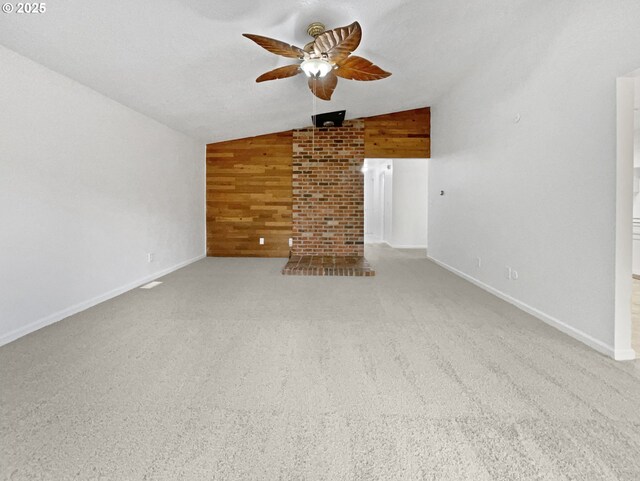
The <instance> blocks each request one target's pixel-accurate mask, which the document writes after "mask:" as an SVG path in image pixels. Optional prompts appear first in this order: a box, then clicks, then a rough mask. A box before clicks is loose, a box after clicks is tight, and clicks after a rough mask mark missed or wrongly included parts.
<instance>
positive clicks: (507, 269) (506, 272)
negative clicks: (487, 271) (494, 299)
mask: <svg viewBox="0 0 640 481" xmlns="http://www.w3.org/2000/svg"><path fill="white" fill-rule="evenodd" d="M504 274H505V276H506V277H507V279H511V267H509V266H505V270H504Z"/></svg>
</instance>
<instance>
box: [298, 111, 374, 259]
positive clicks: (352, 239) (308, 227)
mask: <svg viewBox="0 0 640 481" xmlns="http://www.w3.org/2000/svg"><path fill="white" fill-rule="evenodd" d="M363 163H364V121H363V120H351V121H348V122H345V123H344V124H343V126H342V127H333V128H319V129H313V128H311V127H310V128H306V129H299V130H294V131H293V247H292V254H293V255H318V256H321V255H333V256H354V255H355V256H362V255H364V178H363V174H362V172H361V170H360V169H361V168H362V165H363Z"/></svg>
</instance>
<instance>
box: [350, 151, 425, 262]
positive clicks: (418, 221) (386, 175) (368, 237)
mask: <svg viewBox="0 0 640 481" xmlns="http://www.w3.org/2000/svg"><path fill="white" fill-rule="evenodd" d="M362 171H363V173H364V225H365V244H387V245H389V246H390V247H393V248H397V249H425V250H426V248H427V216H428V192H427V185H428V175H429V160H428V159H365V163H364V166H363V169H362Z"/></svg>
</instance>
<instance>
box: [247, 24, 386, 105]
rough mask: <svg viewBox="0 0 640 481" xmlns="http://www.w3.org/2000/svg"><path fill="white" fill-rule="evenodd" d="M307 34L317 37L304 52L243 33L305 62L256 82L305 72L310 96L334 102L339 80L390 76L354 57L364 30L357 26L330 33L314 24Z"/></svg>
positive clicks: (271, 72) (285, 68)
mask: <svg viewBox="0 0 640 481" xmlns="http://www.w3.org/2000/svg"><path fill="white" fill-rule="evenodd" d="M307 33H308V34H309V35H311V36H312V37H314V40H312V41H311V42H309V43H308V44H307V45H305V46H304V48H299V47H296V46H294V45H289V44H288V43H285V42H281V41H280V40H274V39H272V38H268V37H263V36H261V35H254V34H251V33H244V34H243V36H245V37H247V38H248V39H250V40H253V41H254V42H255V43H257V44H258V45H260V46H261V47H262V48H264V49H265V50H268V51H269V52H271V53H275V54H276V55H281V56H283V57H288V58H295V59H298V60H302V62H301V63H296V64H293V65H287V66H285V67H278V68H276V69H273V70H271V71H269V72H266V73H263V74H262V75H260V77H258V78H257V79H256V82H264V81H266V80H276V79H281V78H287V77H293V76H295V75H298V74H299V73H302V72H304V73H305V74H306V76H307V77H309V88H310V89H311V92H313V94H314V95H315V96H316V97H318V98H320V99H322V100H331V95H332V94H333V91H334V90H335V88H336V85H337V84H338V77H341V78H344V79H349V80H381V79H383V78H387V77H388V76H389V75H391V73H389V72H385V71H384V70H382V69H381V68H380V67H378V66H377V65H374V64H373V63H372V62H370V61H369V60H367V59H366V58H362V57H358V56H356V55H351V52H353V51H354V50H355V49H356V48H358V45H360V39H361V38H362V28H361V27H360V24H359V23H358V22H353V23H352V24H351V25H348V26H346V27H340V28H334V29H333V30H328V31H326V30H325V26H324V25H323V24H321V23H319V22H315V23H312V24H311V25H309V28H308V29H307Z"/></svg>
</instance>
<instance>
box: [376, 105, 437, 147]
mask: <svg viewBox="0 0 640 481" xmlns="http://www.w3.org/2000/svg"><path fill="white" fill-rule="evenodd" d="M364 131H365V152H364V155H365V157H367V158H369V159H421V158H429V157H431V109H430V108H428V107H426V108H423V109H414V110H405V111H404V112H395V113H393V114H386V115H377V116H375V117H367V118H365V119H364Z"/></svg>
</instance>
